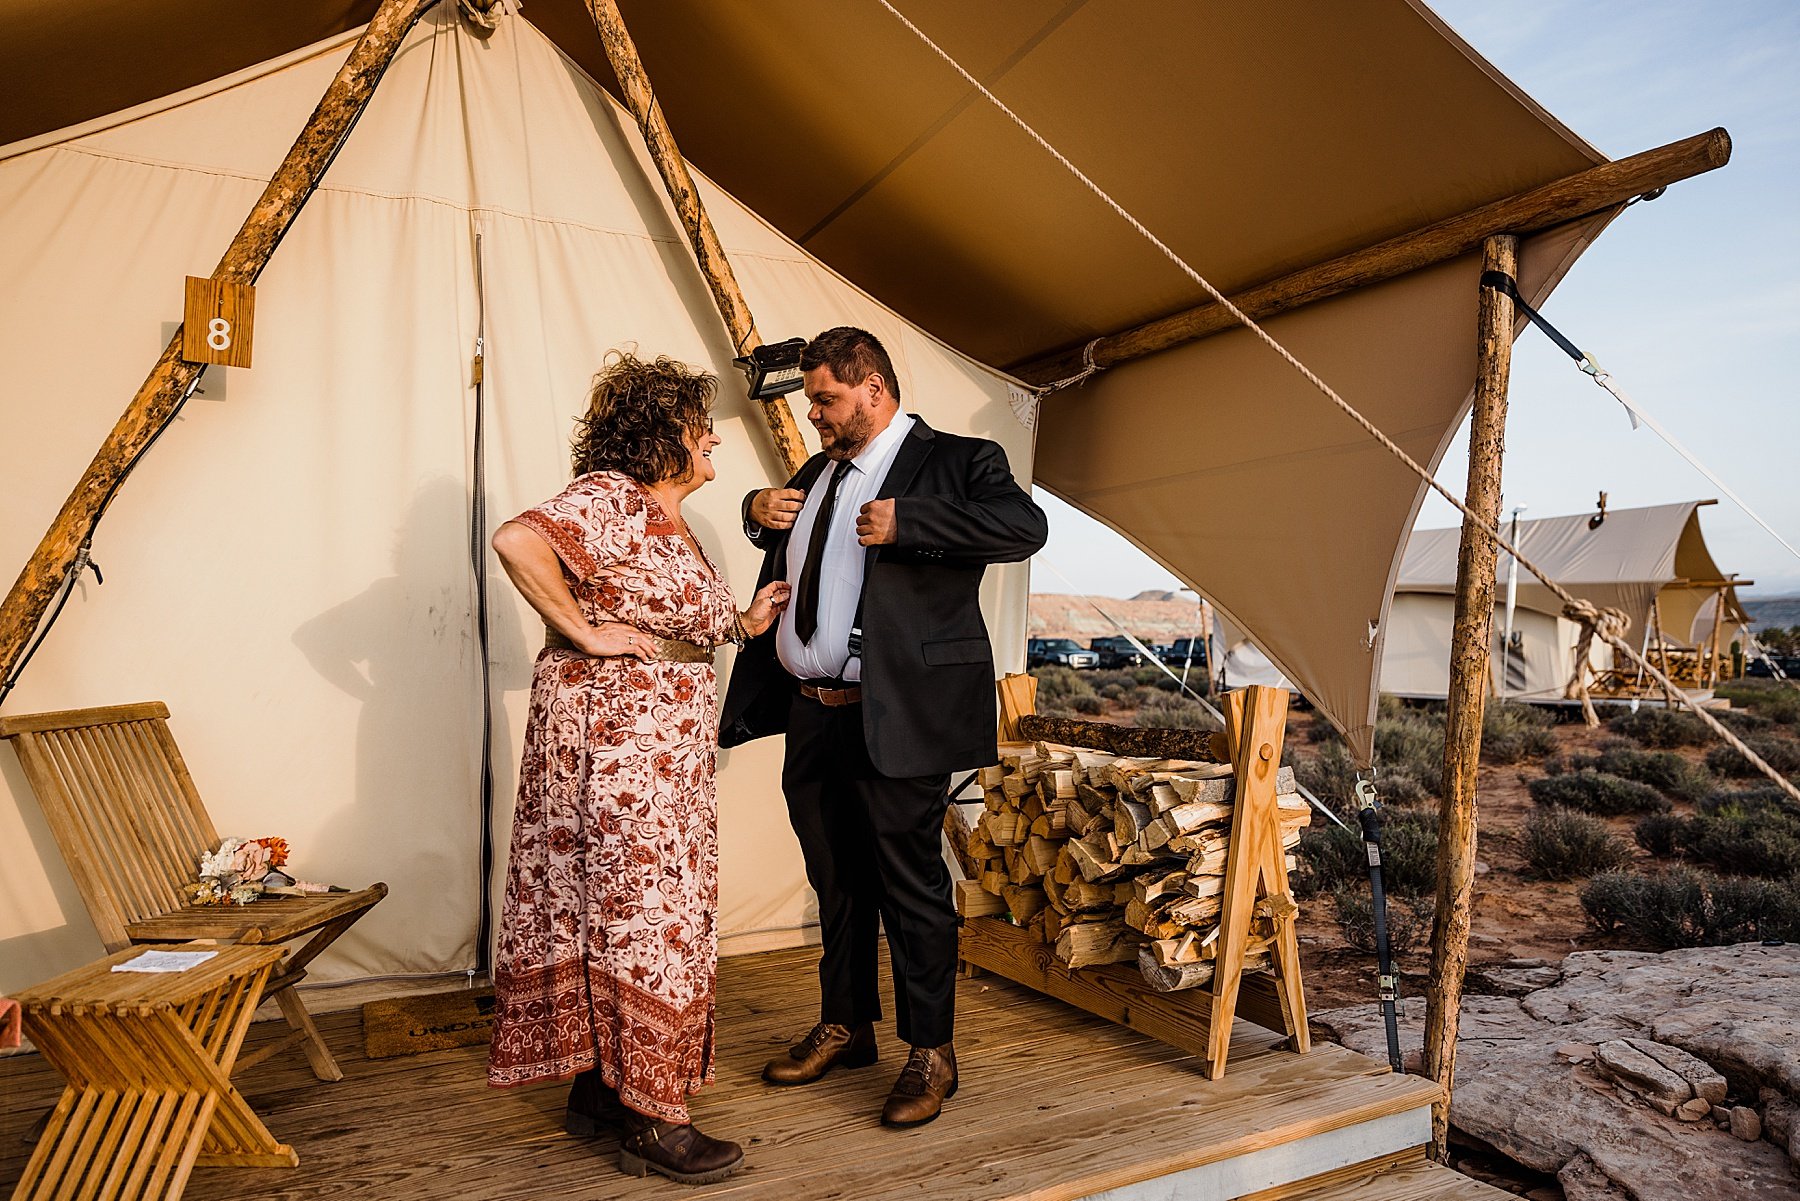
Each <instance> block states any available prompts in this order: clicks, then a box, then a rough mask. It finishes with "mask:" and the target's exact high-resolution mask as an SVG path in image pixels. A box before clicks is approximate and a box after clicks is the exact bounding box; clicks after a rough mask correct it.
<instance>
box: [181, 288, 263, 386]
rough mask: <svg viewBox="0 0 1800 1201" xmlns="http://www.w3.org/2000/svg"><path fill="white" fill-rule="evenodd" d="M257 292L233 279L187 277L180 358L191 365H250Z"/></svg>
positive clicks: (182, 309)
mask: <svg viewBox="0 0 1800 1201" xmlns="http://www.w3.org/2000/svg"><path fill="white" fill-rule="evenodd" d="M255 324H256V289H255V288H253V287H251V286H250V285H249V284H240V283H233V282H231V281H230V280H223V279H207V278H204V277H202V276H198V275H190V276H188V277H187V285H186V289H185V292H184V295H183V303H182V308H181V357H182V358H183V359H184V360H186V361H187V362H190V363H215V364H217V365H219V366H222V367H248V366H250V357H251V348H252V346H253V345H254V343H253V336H254V334H255Z"/></svg>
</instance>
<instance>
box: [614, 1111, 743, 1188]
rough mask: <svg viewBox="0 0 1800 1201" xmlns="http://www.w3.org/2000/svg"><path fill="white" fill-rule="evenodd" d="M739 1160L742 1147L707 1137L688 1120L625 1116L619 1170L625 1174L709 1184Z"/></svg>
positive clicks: (723, 1174)
mask: <svg viewBox="0 0 1800 1201" xmlns="http://www.w3.org/2000/svg"><path fill="white" fill-rule="evenodd" d="M743 1162H744V1149H743V1148H742V1147H740V1146H738V1145H737V1144H736V1143H727V1142H723V1141H721V1140H719V1139H716V1138H709V1137H708V1136H706V1135H704V1134H701V1133H700V1132H699V1131H698V1130H696V1129H695V1128H694V1125H693V1123H691V1122H683V1123H679V1124H677V1123H675V1122H659V1121H657V1120H656V1119H655V1118H652V1117H649V1116H647V1115H645V1114H641V1113H630V1114H627V1115H626V1117H625V1136H624V1137H623V1138H621V1139H620V1140H619V1170H620V1171H621V1172H624V1173H625V1174H626V1175H627V1176H648V1175H649V1174H650V1173H652V1172H660V1173H662V1174H663V1175H664V1176H667V1177H668V1178H669V1179H670V1180H675V1181H679V1182H680V1183H682V1184H711V1183H713V1182H714V1181H715V1180H723V1179H725V1177H727V1176H729V1175H731V1174H732V1173H733V1172H735V1171H737V1170H738V1168H739V1167H740V1166H741V1165H742V1164H743Z"/></svg>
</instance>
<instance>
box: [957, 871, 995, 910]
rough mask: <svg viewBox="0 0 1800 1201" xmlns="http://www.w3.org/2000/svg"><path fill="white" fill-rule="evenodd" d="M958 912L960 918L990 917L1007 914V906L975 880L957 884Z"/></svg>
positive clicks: (959, 881) (960, 881)
mask: <svg viewBox="0 0 1800 1201" xmlns="http://www.w3.org/2000/svg"><path fill="white" fill-rule="evenodd" d="M956 912H957V915H958V916H959V917H965V918H968V917H989V916H992V915H995V914H1001V913H1005V912H1006V904H1005V902H1004V901H1002V900H1001V899H1000V898H999V897H997V896H994V895H993V894H992V893H990V892H988V891H987V889H985V888H983V887H982V886H981V884H980V883H979V882H978V881H975V880H958V881H957V882H956Z"/></svg>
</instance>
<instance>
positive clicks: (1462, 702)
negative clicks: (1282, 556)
mask: <svg viewBox="0 0 1800 1201" xmlns="http://www.w3.org/2000/svg"><path fill="white" fill-rule="evenodd" d="M1518 261H1519V240H1518V239H1517V238H1515V237H1512V236H1511V235H1508V234H1498V235H1495V236H1494V237H1491V238H1489V239H1488V240H1487V244H1486V246H1485V248H1484V250H1483V252H1482V262H1481V266H1482V270H1483V271H1484V272H1486V271H1500V272H1504V273H1505V274H1507V275H1514V274H1516V273H1517V271H1518ZM1476 321H1477V342H1476V355H1477V359H1476V374H1475V411H1474V419H1473V424H1472V426H1471V429H1470V434H1469V486H1468V493H1467V496H1466V497H1465V500H1466V502H1467V504H1468V506H1469V508H1470V509H1471V510H1473V511H1474V513H1475V516H1476V517H1477V518H1479V520H1480V524H1477V523H1476V522H1475V521H1472V520H1470V519H1468V518H1464V519H1463V527H1462V545H1461V549H1460V550H1459V551H1458V554H1457V562H1456V619H1455V620H1456V624H1455V628H1454V630H1453V631H1452V633H1451V641H1450V689H1449V698H1448V704H1447V709H1446V712H1445V715H1444V782H1443V798H1444V799H1443V802H1442V805H1441V807H1440V809H1439V817H1438V855H1437V920H1436V921H1435V922H1434V923H1433V925H1432V929H1431V979H1430V983H1429V986H1428V992H1427V995H1426V1002H1425V1074H1426V1075H1427V1076H1429V1077H1431V1078H1432V1079H1433V1080H1435V1081H1436V1082H1437V1083H1438V1085H1439V1087H1441V1088H1442V1089H1443V1098H1442V1100H1440V1101H1439V1102H1438V1103H1437V1104H1435V1105H1434V1106H1432V1110H1431V1142H1432V1153H1433V1154H1434V1155H1435V1156H1436V1157H1437V1158H1438V1159H1439V1160H1443V1159H1445V1157H1446V1155H1447V1153H1448V1152H1447V1148H1448V1145H1449V1117H1450V1114H1449V1109H1450V1089H1451V1086H1452V1085H1453V1084H1454V1082H1455V1077H1456V1026H1457V1017H1458V1014H1459V1012H1460V1010H1461V1008H1462V992H1463V972H1464V970H1465V969H1466V968H1467V967H1468V963H1469V918H1470V910H1471V907H1472V897H1473V892H1474V887H1475V768H1476V765H1477V763H1478V762H1479V760H1480V758H1481V719H1482V713H1483V711H1484V709H1485V707H1486V704H1487V694H1488V687H1489V674H1488V672H1489V662H1488V661H1489V658H1490V656H1491V654H1492V641H1493V628H1494V568H1495V561H1496V556H1497V552H1498V549H1499V548H1498V547H1496V546H1495V545H1494V539H1493V536H1492V535H1491V534H1489V533H1488V530H1491V529H1493V528H1494V527H1495V526H1497V525H1498V524H1499V521H1500V469H1501V461H1502V458H1503V457H1504V452H1505V447H1506V385H1507V378H1508V376H1509V375H1510V373H1511V370H1512V343H1513V302H1512V298H1511V297H1510V296H1507V295H1505V294H1504V293H1502V292H1499V291H1496V290H1495V289H1493V288H1482V289H1481V300H1480V308H1479V310H1478V315H1477V318H1476Z"/></svg>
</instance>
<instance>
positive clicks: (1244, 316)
mask: <svg viewBox="0 0 1800 1201" xmlns="http://www.w3.org/2000/svg"><path fill="white" fill-rule="evenodd" d="M875 2H876V3H877V4H879V5H881V7H883V8H885V9H887V11H888V12H890V13H892V14H893V16H894V19H895V20H897V21H899V22H900V23H901V24H902V25H904V26H906V28H907V29H909V30H911V31H912V33H913V36H915V37H917V38H918V39H919V40H920V41H921V42H923V43H925V45H926V46H928V47H930V49H931V51H932V52H933V53H934V54H936V55H937V56H938V57H939V58H941V59H943V60H944V62H945V63H947V64H948V65H949V66H950V69H951V70H953V71H955V72H956V73H957V74H958V75H960V76H962V78H963V80H964V82H966V83H967V84H968V85H969V86H970V87H972V88H974V89H975V90H976V91H978V92H980V93H981V94H982V96H983V97H985V98H986V99H987V101H988V102H989V103H990V104H992V105H993V106H994V107H995V108H997V109H999V110H1000V111H1001V112H1003V113H1005V114H1006V116H1007V118H1008V119H1009V120H1010V121H1012V123H1013V124H1014V125H1017V126H1018V127H1019V128H1020V129H1021V130H1023V131H1024V132H1025V135H1026V136H1027V137H1029V138H1030V139H1031V140H1032V141H1034V142H1036V143H1037V144H1038V145H1039V146H1040V147H1042V148H1043V150H1044V152H1045V153H1046V154H1048V155H1050V157H1052V158H1054V159H1055V160H1056V161H1057V162H1059V163H1061V164H1062V165H1063V167H1064V168H1066V169H1067V170H1068V172H1069V173H1070V174H1071V175H1073V176H1074V177H1075V178H1076V179H1078V180H1080V181H1081V183H1082V185H1083V186H1084V187H1086V188H1087V190H1088V191H1090V192H1092V193H1093V194H1094V195H1095V196H1096V197H1097V198H1099V200H1100V202H1101V203H1103V204H1105V205H1106V207H1107V208H1109V209H1111V210H1112V211H1113V212H1114V213H1116V214H1118V216H1119V218H1120V219H1121V220H1123V221H1124V222H1125V223H1126V224H1128V225H1130V226H1131V228H1132V229H1134V230H1136V231H1137V232H1138V233H1139V234H1140V235H1141V236H1142V237H1143V238H1144V240H1145V241H1147V242H1149V243H1150V244H1151V245H1152V246H1154V247H1156V248H1157V249H1158V250H1160V251H1161V252H1162V253H1163V256H1164V257H1165V258H1167V259H1168V260H1169V261H1170V262H1171V263H1173V264H1175V266H1176V267H1177V268H1179V269H1180V270H1181V273H1182V274H1183V275H1186V276H1187V277H1188V278H1189V279H1191V280H1193V281H1194V282H1195V283H1196V284H1198V285H1199V286H1200V288H1201V290H1203V291H1204V292H1205V293H1206V294H1207V295H1208V296H1210V297H1212V299H1213V300H1214V301H1215V302H1216V303H1217V304H1219V305H1220V306H1221V307H1222V308H1224V310H1225V311H1226V312H1228V313H1230V314H1231V316H1232V319H1233V320H1235V321H1236V322H1237V323H1238V324H1240V325H1242V326H1243V327H1244V328H1245V329H1247V330H1249V331H1250V332H1251V333H1252V334H1253V335H1255V336H1256V338H1257V340H1258V341H1260V342H1262V343H1263V345H1265V346H1267V347H1268V348H1269V349H1270V350H1272V351H1274V352H1275V353H1276V354H1278V355H1280V356H1281V358H1282V359H1283V361H1285V362H1286V363H1287V364H1288V366H1290V367H1292V368H1293V369H1294V370H1295V371H1297V372H1299V373H1300V376H1301V378H1303V379H1305V380H1306V382H1307V383H1309V384H1311V385H1312V386H1313V387H1315V388H1317V389H1318V390H1319V392H1320V393H1321V394H1322V395H1323V396H1324V397H1325V398H1326V399H1327V400H1329V401H1331V403H1332V404H1334V405H1336V406H1337V407H1338V410H1339V411H1340V412H1342V413H1343V414H1344V416H1346V417H1348V418H1350V420H1352V421H1354V422H1355V423H1356V424H1357V426H1358V427H1360V428H1361V429H1362V431H1363V432H1364V433H1366V434H1368V435H1369V437H1371V438H1373V439H1375V441H1376V442H1377V443H1379V444H1380V445H1381V446H1382V448H1383V449H1385V450H1386V451H1387V452H1388V453H1389V454H1391V455H1393V456H1394V457H1395V458H1397V459H1399V460H1400V461H1401V462H1402V463H1404V464H1405V465H1406V467H1407V468H1408V469H1409V470H1410V471H1411V472H1412V473H1413V474H1414V475H1416V476H1418V477H1419V479H1420V480H1422V481H1424V483H1425V486H1426V487H1428V488H1430V489H1431V490H1432V491H1434V492H1436V493H1437V494H1438V495H1439V496H1442V497H1443V498H1444V499H1445V500H1447V501H1449V502H1450V504H1451V505H1452V506H1454V507H1455V509H1456V511H1457V512H1459V513H1461V514H1462V515H1463V517H1464V519H1465V520H1467V521H1468V522H1469V523H1470V524H1471V525H1472V526H1473V527H1474V528H1476V529H1478V530H1480V531H1481V532H1482V533H1483V534H1484V535H1486V536H1487V537H1489V538H1492V539H1493V540H1494V543H1495V545H1496V546H1498V547H1500V548H1501V549H1503V550H1505V551H1506V552H1507V553H1508V554H1510V555H1512V557H1513V558H1515V559H1517V560H1518V561H1519V565H1520V566H1522V567H1524V568H1525V569H1526V570H1527V571H1529V572H1531V574H1532V575H1534V576H1536V577H1537V578H1538V579H1539V580H1541V581H1543V584H1544V587H1546V588H1548V589H1550V591H1551V592H1552V593H1554V594H1555V595H1556V597H1557V599H1559V600H1561V601H1562V602H1563V604H1564V605H1567V606H1575V605H1577V604H1578V603H1579V602H1578V601H1577V599H1576V597H1575V595H1574V594H1573V593H1571V592H1570V591H1569V590H1568V589H1567V588H1564V587H1563V586H1562V585H1561V584H1559V583H1557V582H1556V581H1555V580H1553V579H1551V578H1550V576H1549V574H1548V573H1547V572H1545V571H1544V569H1543V568H1541V567H1539V566H1538V565H1537V564H1536V563H1534V562H1533V561H1532V560H1530V559H1528V558H1526V557H1525V556H1524V555H1523V554H1522V553H1520V551H1519V549H1518V548H1517V547H1515V546H1514V545H1513V544H1512V543H1511V542H1509V541H1507V538H1506V535H1504V534H1502V533H1501V532H1500V529H1499V527H1498V525H1496V524H1493V523H1490V522H1488V521H1486V520H1485V519H1483V518H1482V517H1481V516H1480V515H1479V514H1478V513H1476V512H1475V511H1474V510H1473V509H1471V508H1469V506H1468V505H1467V504H1465V503H1464V502H1463V500H1462V498H1460V497H1458V496H1456V495H1454V494H1453V493H1452V492H1451V491H1450V490H1449V489H1448V488H1446V487H1444V486H1443V485H1442V484H1440V483H1438V482H1437V479H1436V478H1435V477H1434V476H1433V475H1432V474H1431V472H1429V471H1427V470H1425V468H1424V467H1422V466H1420V464H1419V462H1418V460H1417V459H1414V458H1413V457H1412V456H1411V455H1409V454H1407V453H1406V451H1405V450H1404V449H1403V448H1402V447H1401V446H1400V444H1399V443H1397V442H1395V441H1394V440H1393V439H1392V438H1390V437H1388V436H1387V435H1386V434H1385V433H1383V432H1382V431H1381V430H1380V429H1379V428H1377V427H1376V425H1375V423H1374V422H1372V421H1370V420H1369V419H1368V418H1367V417H1365V416H1363V415H1362V413H1361V412H1359V411H1358V410H1357V409H1356V407H1355V406H1354V405H1352V404H1351V403H1350V402H1349V401H1347V400H1345V399H1344V398H1343V397H1342V396H1339V395H1338V393H1337V390H1336V389H1334V388H1333V387H1332V386H1331V385H1330V384H1328V383H1326V382H1325V381H1324V380H1323V379H1320V378H1319V376H1318V374H1317V373H1316V372H1314V371H1313V370H1312V368H1310V367H1308V366H1307V365H1306V364H1305V363H1302V362H1301V361H1300V360H1299V359H1298V358H1296V357H1295V356H1294V353H1293V352H1292V351H1290V350H1289V349H1288V348H1287V347H1285V346H1283V345H1282V344H1281V343H1280V342H1277V341H1276V340H1275V339H1274V338H1273V337H1272V336H1270V334H1269V332H1268V331H1267V330H1265V329H1263V327H1262V326H1260V325H1258V324H1257V323H1256V322H1255V321H1253V320H1252V319H1251V318H1250V315H1249V314H1248V313H1246V312H1244V310H1242V309H1240V308H1239V307H1238V306H1237V305H1235V304H1233V303H1231V300H1230V298H1228V297H1227V296H1226V295H1225V294H1224V293H1223V292H1221V291H1219V289H1217V288H1215V287H1214V286H1213V285H1212V283H1211V281H1209V280H1208V279H1207V278H1206V277H1205V276H1203V275H1201V274H1200V273H1199V272H1198V271H1196V270H1194V268H1193V267H1191V266H1189V265H1188V263H1187V260H1185V259H1183V258H1182V257H1181V256H1180V255H1178V254H1176V253H1175V252H1174V250H1172V249H1170V248H1169V246H1168V244H1167V243H1165V242H1164V241H1163V240H1162V239H1161V238H1159V237H1157V236H1156V235H1155V234H1153V233H1151V232H1150V230H1149V229H1147V228H1146V227H1145V226H1144V223H1143V222H1141V221H1139V220H1138V219H1137V218H1136V217H1133V216H1132V215H1131V214H1130V213H1128V212H1126V211H1125V208H1124V206H1122V205H1121V204H1120V203H1119V202H1118V201H1116V200H1114V199H1113V198H1112V197H1111V196H1109V195H1107V193H1106V191H1105V189H1103V188H1102V187H1101V186H1100V185H1099V184H1097V183H1095V182H1094V181H1093V180H1091V179H1089V178H1088V177H1087V174H1086V173H1085V172H1083V171H1082V170H1081V168H1079V167H1077V166H1076V165H1075V164H1074V163H1072V162H1070V161H1069V160H1068V158H1067V156H1065V155H1064V154H1063V153H1062V151H1060V150H1058V149H1057V148H1056V147H1054V146H1052V145H1051V144H1050V143H1049V142H1047V141H1045V140H1044V137H1043V135H1042V134H1040V133H1038V131H1037V130H1035V129H1033V128H1032V127H1031V126H1030V125H1028V124H1026V122H1025V119H1024V118H1023V117H1021V116H1019V114H1017V113H1015V112H1013V110H1012V109H1010V108H1008V107H1007V106H1006V104H1005V103H1004V102H1003V101H1002V100H1001V99H1000V98H999V97H998V96H996V95H994V93H993V92H991V91H989V90H988V89H987V87H986V86H985V85H984V84H983V83H982V82H981V81H980V80H979V79H976V78H975V77H974V76H973V75H971V74H969V72H968V70H967V69H966V68H965V67H964V66H963V65H962V64H961V63H959V62H957V61H956V60H955V59H954V58H952V57H951V56H950V55H949V53H948V52H947V51H945V49H944V48H943V47H942V46H939V45H938V44H937V43H936V42H934V41H932V40H931V38H930V37H928V36H927V35H926V33H925V31H924V30H922V29H920V28H919V27H918V26H917V25H914V24H913V23H912V22H911V21H909V20H907V18H906V14H905V13H902V12H901V11H900V10H899V9H897V8H895V7H894V6H893V4H891V3H890V2H889V0H875ZM1090 361H1091V359H1090ZM1600 636H1601V637H1602V638H1603V639H1604V640H1605V641H1606V642H1607V644H1608V645H1610V646H1611V647H1612V648H1613V649H1614V650H1615V651H1619V652H1622V653H1623V654H1624V655H1625V656H1626V657H1627V658H1629V659H1630V660H1632V662H1634V663H1636V664H1637V665H1638V667H1639V668H1641V669H1642V670H1643V671H1644V672H1645V674H1647V675H1649V676H1650V678H1651V679H1653V680H1655V681H1656V682H1657V683H1658V684H1659V685H1661V686H1662V687H1663V688H1665V689H1667V690H1668V692H1669V695H1671V696H1679V697H1680V698H1681V699H1682V703H1683V704H1685V705H1687V707H1688V708H1689V709H1691V710H1693V712H1694V715H1695V716H1697V717H1698V718H1699V719H1700V720H1701V721H1702V722H1703V723H1705V725H1706V726H1707V727H1709V728H1710V729H1711V730H1712V732H1713V733H1714V734H1717V735H1718V736H1719V737H1720V738H1722V739H1724V740H1725V742H1727V743H1728V744H1730V746H1731V747H1732V749H1733V750H1735V751H1737V752H1738V754H1740V755H1742V756H1744V758H1745V759H1747V760H1748V761H1749V762H1750V763H1751V764H1753V765H1754V766H1755V767H1756V769H1757V770H1758V771H1760V772H1762V773H1763V775H1765V776H1767V777H1768V778H1769V779H1770V780H1771V781H1772V782H1773V783H1774V784H1775V785H1776V786H1777V787H1779V788H1780V789H1781V790H1782V791H1783V792H1785V793H1787V794H1788V795H1789V796H1790V797H1792V798H1793V799H1794V801H1795V802H1797V803H1800V788H1796V787H1795V786H1794V782H1793V781H1791V780H1789V779H1788V778H1787V777H1786V776H1784V775H1782V774H1781V773H1780V772H1778V771H1776V770H1775V769H1774V768H1773V767H1771V766H1770V765H1769V764H1768V762H1767V761H1766V760H1764V759H1763V757H1762V756H1761V755H1758V754H1757V753H1756V752H1755V751H1753V750H1751V749H1750V748H1749V747H1748V746H1747V745H1745V743H1744V740H1743V739H1741V738H1739V737H1738V736H1737V735H1736V734H1733V733H1732V732H1731V731H1730V730H1728V729H1726V728H1725V727H1724V725H1723V724H1721V723H1720V721H1719V719H1718V718H1716V717H1714V716H1713V715H1712V714H1711V713H1708V712H1707V711H1706V710H1705V709H1704V708H1702V707H1701V706H1700V704H1699V703H1698V702H1696V701H1695V700H1694V699H1693V698H1692V697H1690V696H1688V695H1687V693H1685V692H1683V691H1682V690H1681V689H1680V688H1679V687H1677V686H1676V685H1675V683H1674V682H1673V681H1671V680H1670V679H1669V678H1668V677H1667V676H1665V675H1664V674H1663V673H1662V672H1660V671H1658V670H1657V669H1656V666H1655V665H1654V664H1652V663H1651V662H1650V661H1649V660H1648V659H1647V658H1645V657H1644V656H1643V655H1641V654H1639V653H1638V649H1637V648H1636V647H1634V646H1632V645H1631V644H1630V643H1628V642H1626V641H1625V640H1624V639H1622V638H1618V637H1615V636H1612V635H1610V634H1606V633H1602V634H1601V635H1600Z"/></svg>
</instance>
